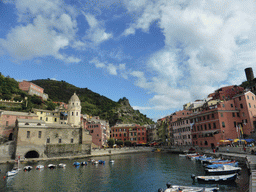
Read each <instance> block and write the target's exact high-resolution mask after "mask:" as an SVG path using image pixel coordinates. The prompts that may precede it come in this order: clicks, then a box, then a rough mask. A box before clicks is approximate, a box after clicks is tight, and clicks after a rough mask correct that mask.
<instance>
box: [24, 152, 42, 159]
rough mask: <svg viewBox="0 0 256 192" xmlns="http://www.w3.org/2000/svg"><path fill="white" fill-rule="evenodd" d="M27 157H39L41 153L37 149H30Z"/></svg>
mask: <svg viewBox="0 0 256 192" xmlns="http://www.w3.org/2000/svg"><path fill="white" fill-rule="evenodd" d="M25 158H27V159H29V158H39V153H38V152H37V151H34V150H33V151H28V152H27V153H26V155H25Z"/></svg>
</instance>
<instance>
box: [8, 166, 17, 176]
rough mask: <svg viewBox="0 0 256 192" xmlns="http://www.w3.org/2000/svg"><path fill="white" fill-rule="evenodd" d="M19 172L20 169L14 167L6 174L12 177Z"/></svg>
mask: <svg viewBox="0 0 256 192" xmlns="http://www.w3.org/2000/svg"><path fill="white" fill-rule="evenodd" d="M18 172H19V169H17V168H13V169H12V170H11V171H7V172H6V176H7V177H10V176H13V175H16V174H17V173H18Z"/></svg>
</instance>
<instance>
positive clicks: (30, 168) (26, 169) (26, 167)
mask: <svg viewBox="0 0 256 192" xmlns="http://www.w3.org/2000/svg"><path fill="white" fill-rule="evenodd" d="M32 168H33V167H32V166H30V165H28V166H25V167H24V168H23V170H24V171H31V170H32Z"/></svg>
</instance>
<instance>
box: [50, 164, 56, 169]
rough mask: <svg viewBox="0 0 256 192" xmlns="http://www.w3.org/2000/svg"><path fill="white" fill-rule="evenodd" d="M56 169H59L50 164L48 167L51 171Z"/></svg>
mask: <svg viewBox="0 0 256 192" xmlns="http://www.w3.org/2000/svg"><path fill="white" fill-rule="evenodd" d="M56 167H57V166H56V165H54V164H49V165H48V168H49V169H55V168H56Z"/></svg>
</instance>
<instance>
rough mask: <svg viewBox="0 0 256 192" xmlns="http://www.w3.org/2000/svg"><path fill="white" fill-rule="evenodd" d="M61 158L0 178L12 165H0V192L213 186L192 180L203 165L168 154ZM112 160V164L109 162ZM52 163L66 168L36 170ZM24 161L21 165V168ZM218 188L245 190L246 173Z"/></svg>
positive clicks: (235, 191) (202, 171) (244, 171)
mask: <svg viewBox="0 0 256 192" xmlns="http://www.w3.org/2000/svg"><path fill="white" fill-rule="evenodd" d="M88 159H89V158H87V159H80V160H77V159H76V160H63V161H49V162H45V161H42V162H38V163H34V164H30V165H31V166H33V169H32V170H31V171H28V172H24V171H20V172H19V173H18V174H17V175H15V176H13V177H10V178H7V179H3V176H4V173H5V172H6V171H7V170H11V169H12V166H13V165H0V169H1V170H2V172H1V173H0V191H109V192H112V191H118V192H127V191H129V192H133V191H134V192H138V191H147V192H151V191H152V192H154V191H157V190H158V189H159V188H165V187H166V183H167V182H170V183H171V184H175V185H195V186H206V187H210V186H216V185H206V184H205V185H202V184H198V183H195V184H193V183H192V179H191V174H195V175H204V168H203V166H202V164H200V163H198V162H195V161H191V160H188V159H186V158H181V157H179V156H178V155H176V154H169V153H153V152H150V153H142V154H124V155H114V156H103V157H97V158H96V157H95V159H96V160H103V161H105V162H106V163H105V165H102V164H97V165H93V164H91V163H88V165H87V166H81V165H80V166H78V167H74V166H73V163H74V161H79V162H82V161H87V160H88ZM111 159H113V160H114V161H115V162H114V163H109V161H110V160H111ZM50 163H53V164H55V165H58V164H59V163H65V164H67V166H66V168H64V169H63V168H56V169H52V170H51V169H48V168H47V167H45V168H44V169H43V170H36V169H35V167H36V165H39V164H42V165H45V166H47V165H48V164H50ZM24 166H26V164H21V168H23V167H24ZM219 187H220V191H234V192H238V191H245V189H246V188H248V172H247V170H246V169H245V168H243V170H242V172H241V175H240V176H239V179H238V180H237V181H236V183H234V184H229V185H219Z"/></svg>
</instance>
